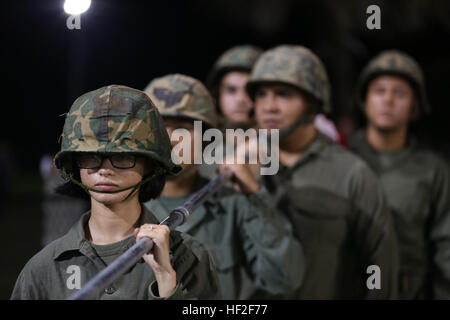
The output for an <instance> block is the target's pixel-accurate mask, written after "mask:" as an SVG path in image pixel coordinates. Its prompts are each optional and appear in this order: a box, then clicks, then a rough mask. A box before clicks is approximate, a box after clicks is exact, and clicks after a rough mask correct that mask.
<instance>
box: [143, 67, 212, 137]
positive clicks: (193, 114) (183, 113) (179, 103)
mask: <svg viewBox="0 0 450 320" xmlns="http://www.w3.org/2000/svg"><path fill="white" fill-rule="evenodd" d="M144 92H145V93H146V94H147V95H148V96H149V97H150V99H151V100H152V101H153V102H154V103H155V105H156V107H157V108H158V110H159V112H160V114H161V115H162V116H163V117H183V118H188V119H192V120H201V121H203V122H204V123H205V124H207V125H208V126H210V127H213V128H215V127H217V125H218V115H217V112H216V108H215V106H214V102H213V99H212V97H211V95H210V94H209V92H208V90H207V89H206V88H205V86H204V85H203V84H202V83H201V82H200V81H199V80H197V79H194V78H192V77H189V76H186V75H183V74H169V75H166V76H164V77H161V78H156V79H154V80H152V81H151V82H150V83H149V84H148V85H147V87H146V88H145V89H144Z"/></svg>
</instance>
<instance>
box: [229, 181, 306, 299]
mask: <svg viewBox="0 0 450 320" xmlns="http://www.w3.org/2000/svg"><path fill="white" fill-rule="evenodd" d="M239 196H241V197H240V201H239V203H238V205H237V206H238V208H235V210H238V211H239V212H240V216H241V219H240V221H239V220H238V223H239V226H238V227H239V229H240V230H241V238H242V241H243V242H244V244H243V247H244V252H245V255H246V258H247V261H248V262H249V264H250V267H251V274H252V277H253V284H254V285H255V286H256V288H257V289H261V290H263V291H265V292H269V293H270V294H274V295H282V294H286V293H289V292H292V291H294V290H296V289H298V288H299V287H300V286H301V284H302V280H303V275H304V270H305V260H304V259H305V256H304V251H303V247H302V246H301V245H300V243H299V242H298V240H297V239H296V238H295V237H294V236H293V231H292V225H291V223H290V222H289V221H288V220H287V219H286V218H285V216H284V215H283V214H281V213H279V212H278V211H277V209H276V207H275V204H276V202H275V201H273V200H272V201H271V198H272V197H271V196H270V194H269V193H268V191H267V189H266V188H265V187H264V186H261V188H260V190H259V191H257V192H255V193H253V194H250V195H247V196H244V195H239Z"/></svg>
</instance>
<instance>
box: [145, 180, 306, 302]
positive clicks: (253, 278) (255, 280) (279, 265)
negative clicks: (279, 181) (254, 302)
mask: <svg viewBox="0 0 450 320" xmlns="http://www.w3.org/2000/svg"><path fill="white" fill-rule="evenodd" d="M207 182H208V180H207V179H205V178H203V177H201V176H198V178H197V180H196V187H195V189H196V190H198V189H199V188H201V187H202V186H204V185H205V184H206V183H207ZM190 196H192V194H188V195H186V196H183V197H160V198H158V199H155V200H151V201H150V202H147V203H146V205H147V206H148V207H149V208H150V209H151V210H152V211H153V212H156V216H157V217H158V219H159V220H163V219H164V218H165V217H166V216H168V214H169V212H170V211H171V210H173V209H175V208H176V207H177V206H179V205H182V204H183V203H184V202H185V201H186V200H187V199H188V198H189V197H190ZM269 199H270V197H269V195H268V193H267V190H266V189H265V188H264V187H262V188H261V189H260V190H259V191H257V192H256V193H253V194H250V195H243V194H241V193H237V192H235V191H234V190H232V189H230V188H227V187H222V188H221V189H220V190H219V191H218V192H217V193H216V194H214V195H213V196H211V197H210V198H208V199H207V200H205V202H204V203H203V204H202V205H200V206H199V207H198V208H197V209H196V210H195V211H194V212H193V213H192V214H191V216H189V218H188V219H187V221H186V222H185V224H183V225H181V226H180V227H178V228H177V230H180V231H183V232H186V233H189V234H190V235H192V236H193V237H195V238H196V239H197V240H198V241H201V242H202V243H204V244H205V246H206V247H207V248H208V250H209V252H210V254H211V255H212V256H213V259H214V262H215V264H216V266H217V272H218V278H219V282H220V287H221V289H222V297H223V298H224V299H254V298H263V297H264V295H265V293H267V292H271V293H273V294H282V293H285V292H289V291H291V290H293V289H294V288H297V287H299V286H300V285H301V282H302V279H303V273H304V253H303V248H302V246H301V245H300V244H299V242H298V241H297V240H296V239H295V238H294V237H293V233H292V228H291V225H290V223H289V221H288V220H287V219H286V218H285V217H283V216H279V215H277V214H276V210H275V208H274V206H273V204H272V203H271V202H270V201H268V200H269ZM263 294H264V295H263Z"/></svg>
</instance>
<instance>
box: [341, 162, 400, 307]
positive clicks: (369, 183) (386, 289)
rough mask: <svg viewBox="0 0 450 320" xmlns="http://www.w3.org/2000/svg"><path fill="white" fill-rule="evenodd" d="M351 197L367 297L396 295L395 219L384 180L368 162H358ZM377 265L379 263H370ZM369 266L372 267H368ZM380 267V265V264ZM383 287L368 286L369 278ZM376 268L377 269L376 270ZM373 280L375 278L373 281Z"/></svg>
mask: <svg viewBox="0 0 450 320" xmlns="http://www.w3.org/2000/svg"><path fill="white" fill-rule="evenodd" d="M349 192H350V197H351V198H352V199H353V201H354V207H355V208H354V217H353V219H354V220H355V233H356V243H357V245H358V247H359V251H360V252H361V254H362V261H363V268H364V270H361V273H362V274H364V275H366V283H365V286H366V287H367V294H366V298H367V299H396V298H397V295H398V293H397V290H398V268H399V253H398V244H397V237H396V233H395V231H394V225H393V219H392V216H391V213H390V211H389V207H388V204H387V200H386V198H385V196H384V194H383V189H382V186H381V183H380V182H379V180H378V178H377V177H376V176H375V174H374V173H373V172H372V171H371V170H370V169H369V168H368V167H366V166H364V165H359V166H355V167H354V169H353V170H352V173H351V176H350V179H349ZM370 266H376V267H370ZM369 267H370V268H369ZM377 267H379V269H378V268H377ZM374 268H376V269H378V270H379V274H380V279H379V280H380V281H379V284H380V287H379V288H378V287H377V286H375V287H371V288H369V286H368V284H369V283H368V282H370V283H371V284H372V285H376V284H377V281H378V280H377V279H376V278H372V279H371V277H372V275H373V276H374V277H377V276H376V272H377V270H376V269H374ZM373 270H375V271H373ZM372 280H373V281H372Z"/></svg>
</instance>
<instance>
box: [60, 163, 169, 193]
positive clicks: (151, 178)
mask: <svg viewBox="0 0 450 320" xmlns="http://www.w3.org/2000/svg"><path fill="white" fill-rule="evenodd" d="M60 172H61V175H62V176H63V178H64V179H66V180H70V181H71V182H72V183H74V184H76V185H77V186H79V187H80V188H82V189H83V190H84V191H86V193H87V194H89V195H90V193H89V192H90V191H92V192H97V193H118V192H122V191H125V190H129V189H132V190H131V192H130V193H129V194H128V195H127V197H126V198H125V199H124V200H123V201H125V200H127V199H128V198H129V197H130V196H131V195H132V194H133V193H134V192H135V191H136V190H137V189H138V188H139V187H140V186H141V185H143V184H145V183H147V182H149V181H150V180H153V179H154V178H155V177H157V176H159V175H160V174H162V173H163V171H162V169H160V168H158V169H156V170H155V173H154V174H153V175H151V176H148V177H147V178H145V179H142V180H141V181H140V182H138V183H136V184H135V185H131V186H129V187H126V188H122V189H118V190H113V191H104V190H97V189H94V188H91V187H88V186H87V185H85V184H83V183H81V182H80V181H78V180H77V179H75V178H74V177H73V175H72V174H68V173H67V172H66V171H65V170H64V169H62V170H60Z"/></svg>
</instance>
